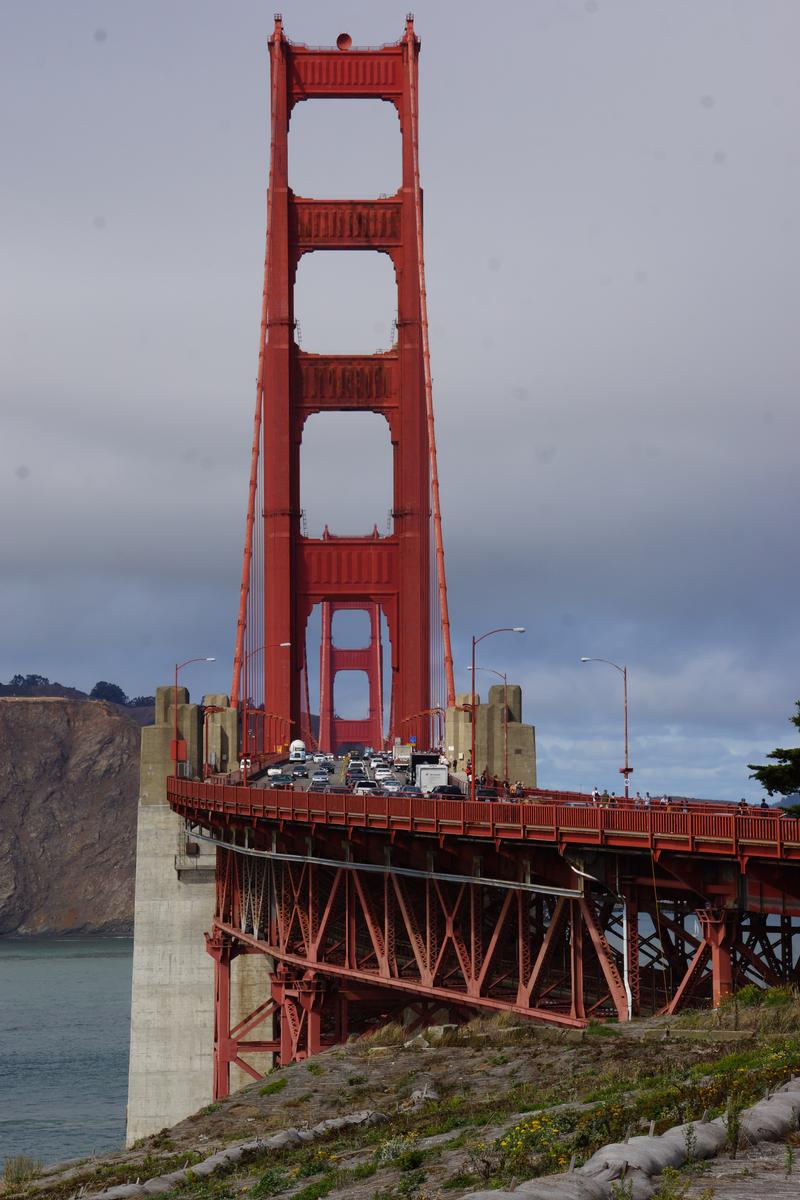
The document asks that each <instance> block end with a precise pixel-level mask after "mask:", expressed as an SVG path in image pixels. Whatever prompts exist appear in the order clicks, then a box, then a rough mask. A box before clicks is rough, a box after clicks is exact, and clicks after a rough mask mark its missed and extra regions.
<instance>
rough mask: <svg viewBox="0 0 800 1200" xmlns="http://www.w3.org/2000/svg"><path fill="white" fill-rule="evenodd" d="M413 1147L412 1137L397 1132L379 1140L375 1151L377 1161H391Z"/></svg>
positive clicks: (402, 1155)
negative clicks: (381, 1140) (392, 1135)
mask: <svg viewBox="0 0 800 1200" xmlns="http://www.w3.org/2000/svg"><path fill="white" fill-rule="evenodd" d="M413 1149H414V1139H413V1138H410V1137H404V1136H403V1135H402V1134H397V1135H396V1136H395V1137H390V1138H387V1139H386V1140H385V1141H383V1142H381V1143H380V1145H379V1146H378V1149H377V1150H376V1152H375V1157H376V1158H377V1160H378V1162H379V1163H393V1162H397V1161H398V1159H401V1158H403V1157H404V1156H405V1155H407V1154H409V1153H410V1152H411V1151H413Z"/></svg>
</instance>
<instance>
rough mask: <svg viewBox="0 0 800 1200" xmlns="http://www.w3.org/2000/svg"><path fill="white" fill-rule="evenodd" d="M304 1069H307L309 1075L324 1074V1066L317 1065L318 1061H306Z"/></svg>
mask: <svg viewBox="0 0 800 1200" xmlns="http://www.w3.org/2000/svg"><path fill="white" fill-rule="evenodd" d="M306 1070H307V1071H308V1073H309V1075H324V1074H325V1068H324V1067H321V1066H320V1065H319V1063H317V1062H307V1063H306Z"/></svg>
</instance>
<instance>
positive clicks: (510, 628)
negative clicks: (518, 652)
mask: <svg viewBox="0 0 800 1200" xmlns="http://www.w3.org/2000/svg"><path fill="white" fill-rule="evenodd" d="M524 632H525V626H524V625H503V626H501V627H500V629H490V630H489V631H488V632H487V633H482V634H481V635H480V637H475V635H474V634H473V635H472V774H471V775H470V788H469V798H470V800H472V801H474V800H475V765H476V764H475V718H476V716H477V708H478V705H477V701H476V699H475V647H476V646H477V644H478V642H482V641H484V640H485V638H488V637H493V636H494V634H496V633H524Z"/></svg>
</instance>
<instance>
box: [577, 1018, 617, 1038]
mask: <svg viewBox="0 0 800 1200" xmlns="http://www.w3.org/2000/svg"><path fill="white" fill-rule="evenodd" d="M586 1032H587V1033H591V1034H594V1036H595V1037H622V1033H621V1031H620V1028H619V1026H618V1025H609V1024H608V1023H607V1022H606V1021H590V1022H589V1024H588V1025H587V1026H586Z"/></svg>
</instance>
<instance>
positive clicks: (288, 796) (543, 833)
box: [167, 778, 800, 861]
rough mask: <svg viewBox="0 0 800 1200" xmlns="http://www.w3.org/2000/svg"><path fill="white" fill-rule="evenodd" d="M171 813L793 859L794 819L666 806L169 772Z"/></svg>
mask: <svg viewBox="0 0 800 1200" xmlns="http://www.w3.org/2000/svg"><path fill="white" fill-rule="evenodd" d="M167 795H168V798H169V800H170V802H171V803H172V804H173V806H174V807H176V808H178V809H179V811H181V812H184V813H185V814H187V815H191V813H193V812H194V813H201V812H211V813H222V814H228V815H231V816H236V815H239V816H245V817H248V818H256V819H262V820H265V821H293V822H298V823H301V824H311V825H315V824H318V825H327V826H332V827H339V828H345V829H348V828H364V829H372V830H385V831H396V832H406V833H413V834H420V835H435V836H439V837H448V836H450V837H474V838H491V839H498V838H499V839H502V840H507V841H525V842H543V843H550V844H553V843H555V844H558V845H564V844H573V845H581V844H583V845H595V846H598V845H603V846H611V847H614V848H617V849H622V848H626V847H627V848H630V849H638V850H641V849H645V850H658V849H676V850H682V851H686V852H689V853H699V854H704V855H724V856H727V857H731V856H738V857H744V856H746V857H761V858H764V857H766V858H773V859H774V858H778V859H782V860H792V861H800V819H797V818H794V817H782V816H780V815H779V814H778V813H777V812H775V811H771V812H769V813H766V814H762V813H760V812H758V811H756V812H753V813H739V812H737V811H736V810H735V809H731V806H728V811H726V812H720V811H707V810H694V809H690V810H688V811H683V810H676V809H670V808H663V809H662V808H660V807H659V808H655V809H653V808H650V809H647V808H630V807H628V808H619V807H613V808H606V807H601V806H595V805H592V804H588V805H576V804H574V803H570V804H552V803H541V802H537V801H531V800H526V801H524V802H513V801H508V802H506V801H498V802H495V803H491V804H486V803H484V802H482V801H476V802H475V803H472V802H471V801H469V800H452V799H441V800H438V799H433V798H418V797H411V796H380V795H377V796H369V795H353V794H351V793H341V794H337V793H328V792H294V791H290V790H287V791H284V790H281V789H276V790H267V789H264V788H249V787H242V786H241V785H239V784H216V783H201V782H199V781H196V780H191V779H180V778H179V779H172V778H171V779H169V780H168V781H167Z"/></svg>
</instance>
